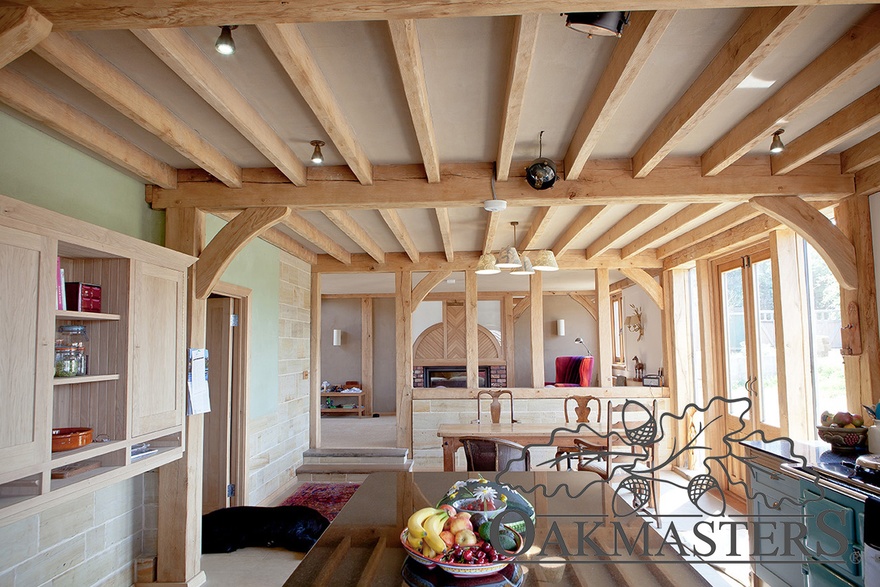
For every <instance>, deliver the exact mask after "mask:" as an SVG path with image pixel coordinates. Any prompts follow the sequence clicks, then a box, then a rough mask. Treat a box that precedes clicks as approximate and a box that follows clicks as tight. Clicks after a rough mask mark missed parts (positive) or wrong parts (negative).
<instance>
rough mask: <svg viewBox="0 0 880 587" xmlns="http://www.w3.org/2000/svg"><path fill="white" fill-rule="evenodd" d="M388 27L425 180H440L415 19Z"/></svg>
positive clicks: (394, 23)
mask: <svg viewBox="0 0 880 587" xmlns="http://www.w3.org/2000/svg"><path fill="white" fill-rule="evenodd" d="M388 30H389V31H390V32H391V41H392V43H393V44H394V53H395V55H396V56H397V67H398V70H399V71H400V78H401V80H402V81H403V91H404V93H405V94H406V102H407V104H409V113H410V116H411V117H412V122H413V127H414V128H415V131H416V139H417V140H418V142H419V149H420V150H421V152H422V162H423V163H424V164H425V172H426V173H427V175H428V183H437V182H439V181H440V155H439V153H438V149H437V137H436V136H434V120H433V119H432V118H431V105H430V103H429V101H428V86H427V84H426V83H425V68H424V66H423V65H422V50H421V48H420V46H419V36H418V32H417V31H416V22H415V21H414V20H409V19H407V20H390V21H388Z"/></svg>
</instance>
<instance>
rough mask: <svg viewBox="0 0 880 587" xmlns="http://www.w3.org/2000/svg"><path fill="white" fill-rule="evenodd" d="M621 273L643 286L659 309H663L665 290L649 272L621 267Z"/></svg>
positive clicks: (636, 268)
mask: <svg viewBox="0 0 880 587" xmlns="http://www.w3.org/2000/svg"><path fill="white" fill-rule="evenodd" d="M620 272H621V273H623V274H624V275H626V276H627V277H628V278H630V279H632V280H633V281H634V282H635V283H637V284H638V285H639V286H641V288H642V289H643V290H645V293H647V294H648V296H649V297H650V298H651V299H652V300H654V303H655V304H657V307H658V308H660V309H661V310H662V309H663V288H662V287H661V286H660V284H659V283H657V281H656V280H655V279H654V278H653V277H652V276H651V275H650V274H649V273H648V272H647V271H645V270H644V269H639V268H638V267H621V268H620Z"/></svg>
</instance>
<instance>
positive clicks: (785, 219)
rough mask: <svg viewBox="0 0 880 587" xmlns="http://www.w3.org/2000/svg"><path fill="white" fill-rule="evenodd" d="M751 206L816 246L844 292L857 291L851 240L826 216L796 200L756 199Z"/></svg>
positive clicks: (794, 197)
mask: <svg viewBox="0 0 880 587" xmlns="http://www.w3.org/2000/svg"><path fill="white" fill-rule="evenodd" d="M751 204H752V206H754V207H755V208H757V209H758V210H760V211H761V212H763V213H764V214H767V215H768V216H770V217H772V218H775V219H776V220H778V221H779V222H781V223H782V224H785V225H786V226H788V227H789V228H790V229H792V230H793V231H795V232H796V233H798V234H799V235H801V237H803V239H804V240H805V241H807V242H808V243H810V244H811V245H813V248H814V249H816V252H817V253H819V255H820V256H821V257H822V259H824V260H825V263H827V264H828V269H830V270H831V273H832V274H833V275H834V277H835V278H836V279H837V281H838V283H840V286H841V287H843V288H844V289H856V288H857V287H858V283H859V273H858V269H856V251H855V247H853V244H852V243H851V242H850V240H849V239H848V238H847V237H846V236H845V235H844V234H843V232H841V230H840V229H839V228H837V226H835V225H834V223H833V222H831V220H829V219H828V217H827V216H825V215H824V214H822V213H821V212H819V211H818V210H816V209H815V208H814V207H812V206H810V205H809V204H807V203H806V202H804V201H803V200H801V199H800V198H798V197H797V196H781V197H779V198H762V199H757V198H756V199H754V200H752V202H751Z"/></svg>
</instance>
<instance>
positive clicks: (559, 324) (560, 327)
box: [556, 318, 565, 336]
mask: <svg viewBox="0 0 880 587" xmlns="http://www.w3.org/2000/svg"><path fill="white" fill-rule="evenodd" d="M556 336H565V320H563V319H562V318H560V319H559V320H557V321H556Z"/></svg>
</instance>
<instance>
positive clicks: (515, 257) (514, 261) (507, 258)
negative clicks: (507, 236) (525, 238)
mask: <svg viewBox="0 0 880 587" xmlns="http://www.w3.org/2000/svg"><path fill="white" fill-rule="evenodd" d="M517 224H519V222H511V223H510V225H511V226H512V227H513V244H511V245H510V246H507V247H504V248H503V249H501V252H500V253H498V261H497V262H496V263H495V266H496V267H498V268H499V269H515V268H517V267H522V261H520V260H519V253H517V252H516V225H517Z"/></svg>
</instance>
